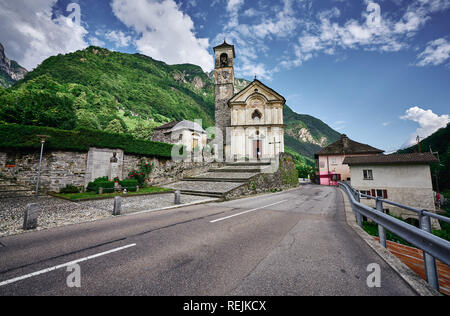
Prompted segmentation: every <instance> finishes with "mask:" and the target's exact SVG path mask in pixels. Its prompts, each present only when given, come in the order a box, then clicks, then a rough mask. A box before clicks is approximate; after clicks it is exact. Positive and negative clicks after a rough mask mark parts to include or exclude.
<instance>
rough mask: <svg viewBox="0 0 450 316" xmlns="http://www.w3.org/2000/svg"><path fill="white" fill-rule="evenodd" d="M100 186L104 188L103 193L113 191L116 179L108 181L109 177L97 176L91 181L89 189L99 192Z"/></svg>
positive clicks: (89, 190)
mask: <svg viewBox="0 0 450 316" xmlns="http://www.w3.org/2000/svg"><path fill="white" fill-rule="evenodd" d="M100 188H103V193H113V192H114V181H108V177H103V178H97V179H95V180H94V181H92V182H89V184H88V186H87V191H88V192H96V193H97V194H99V190H100Z"/></svg>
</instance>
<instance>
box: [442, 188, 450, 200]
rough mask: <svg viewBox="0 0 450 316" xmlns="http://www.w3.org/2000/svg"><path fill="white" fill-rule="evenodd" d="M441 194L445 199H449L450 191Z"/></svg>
mask: <svg viewBox="0 0 450 316" xmlns="http://www.w3.org/2000/svg"><path fill="white" fill-rule="evenodd" d="M442 194H443V195H444V197H445V198H446V199H450V190H445V191H444V192H442Z"/></svg>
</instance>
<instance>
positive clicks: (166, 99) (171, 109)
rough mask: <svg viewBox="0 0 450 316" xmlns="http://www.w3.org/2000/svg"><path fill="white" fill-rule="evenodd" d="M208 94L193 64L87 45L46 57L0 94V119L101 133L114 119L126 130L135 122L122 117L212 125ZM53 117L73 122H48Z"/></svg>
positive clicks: (207, 84) (206, 83)
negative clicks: (158, 59) (66, 53)
mask: <svg viewBox="0 0 450 316" xmlns="http://www.w3.org/2000/svg"><path fill="white" fill-rule="evenodd" d="M213 95H214V87H213V85H211V84H210V82H209V80H208V77H207V75H206V74H205V73H203V71H202V69H201V68H200V67H198V66H194V65H176V66H168V65H166V64H165V63H163V62H159V61H155V60H153V59H151V58H150V57H146V56H143V55H139V54H136V55H129V54H123V53H118V52H111V51H108V50H106V49H102V48H98V47H89V48H87V49H85V50H83V51H78V52H75V53H72V54H68V55H58V56H54V57H50V58H49V59H47V60H45V61H44V62H43V63H42V64H41V65H40V66H39V67H37V68H36V69H35V70H34V71H32V72H30V73H29V74H28V75H27V76H26V78H25V79H24V80H23V81H22V82H20V83H19V84H18V85H16V86H14V87H13V88H11V89H9V90H7V92H4V93H2V95H1V96H0V102H1V105H2V107H1V109H0V120H4V121H8V122H14V123H20V124H29V125H41V126H51V127H58V128H63V129H74V128H76V127H78V126H82V127H89V128H94V129H106V128H107V127H108V125H109V124H110V123H111V122H112V121H114V120H116V121H117V122H120V125H122V126H123V128H124V129H125V130H126V128H128V127H133V125H136V124H137V122H136V124H132V123H128V124H127V122H126V120H124V117H128V118H138V119H140V120H143V121H154V122H156V123H164V122H168V121H171V120H183V119H192V120H193V119H195V118H200V119H203V120H204V122H205V124H206V125H208V126H211V125H213V119H212V118H213V117H214V97H213ZM43 112H50V113H48V114H45V113H43ZM74 113H75V115H74ZM58 115H60V116H62V117H64V118H65V117H67V116H70V117H72V119H69V120H66V119H64V120H62V121H61V120H53V118H55V116H58ZM47 116H50V117H51V119H48V117H47Z"/></svg>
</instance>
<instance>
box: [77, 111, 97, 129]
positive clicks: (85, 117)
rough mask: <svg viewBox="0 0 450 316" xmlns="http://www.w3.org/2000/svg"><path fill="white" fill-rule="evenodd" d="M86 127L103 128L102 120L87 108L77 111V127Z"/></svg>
mask: <svg viewBox="0 0 450 316" xmlns="http://www.w3.org/2000/svg"><path fill="white" fill-rule="evenodd" d="M80 128H86V129H92V130H101V129H102V128H101V126H100V122H99V120H98V118H97V116H96V115H95V114H94V113H91V112H89V111H86V110H80V111H78V112H77V129H80Z"/></svg>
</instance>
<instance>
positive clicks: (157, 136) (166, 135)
mask: <svg viewBox="0 0 450 316" xmlns="http://www.w3.org/2000/svg"><path fill="white" fill-rule="evenodd" d="M151 140H152V141H154V142H160V143H168V144H172V133H170V128H168V129H160V130H157V129H155V130H154V133H153V136H152V138H151Z"/></svg>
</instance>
